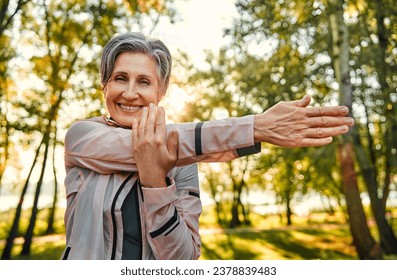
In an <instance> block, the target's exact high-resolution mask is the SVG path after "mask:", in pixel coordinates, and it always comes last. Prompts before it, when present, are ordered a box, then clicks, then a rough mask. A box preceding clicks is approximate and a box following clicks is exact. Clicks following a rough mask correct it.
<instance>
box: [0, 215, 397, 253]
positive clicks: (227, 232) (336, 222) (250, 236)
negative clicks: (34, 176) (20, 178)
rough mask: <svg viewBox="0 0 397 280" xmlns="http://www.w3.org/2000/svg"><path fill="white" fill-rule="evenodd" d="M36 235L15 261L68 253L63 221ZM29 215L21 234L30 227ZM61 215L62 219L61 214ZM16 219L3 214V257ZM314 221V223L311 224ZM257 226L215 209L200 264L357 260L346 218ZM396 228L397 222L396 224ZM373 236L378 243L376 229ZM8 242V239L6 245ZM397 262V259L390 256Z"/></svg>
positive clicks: (276, 220)
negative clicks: (234, 222) (220, 221)
mask: <svg viewBox="0 0 397 280" xmlns="http://www.w3.org/2000/svg"><path fill="white" fill-rule="evenodd" d="M40 214H41V215H40V219H39V221H40V222H38V223H37V229H36V231H35V235H36V237H35V239H34V240H33V244H32V247H31V254H30V255H29V256H21V255H20V252H21V249H22V242H23V239H22V238H21V237H19V238H17V239H16V241H15V245H14V247H13V251H12V258H13V259H19V260H22V259H32V260H57V259H60V257H61V255H62V252H63V250H64V248H65V236H64V231H63V230H62V229H63V223H62V222H63V221H62V219H61V218H58V219H57V233H56V234H54V235H48V236H41V235H43V232H44V230H45V227H46V223H45V220H43V219H44V217H45V216H46V215H44V214H45V212H44V211H43V212H42V213H40ZM26 216H27V215H26V213H24V221H23V223H22V226H21V232H23V229H24V228H25V226H26V224H27V220H26ZM59 216H62V215H61V214H59ZM11 217H12V215H10V214H7V213H1V215H0V224H1V225H0V231H1V232H2V238H0V254H1V252H2V250H3V248H4V244H5V240H4V238H5V237H6V232H7V230H8V229H9V225H10V223H11ZM308 218H310V219H308ZM250 219H251V221H252V223H251V224H250V225H245V226H242V227H239V228H237V229H222V228H221V227H220V226H219V225H217V224H216V218H215V216H214V215H213V213H212V211H211V210H210V209H205V210H204V212H203V215H202V216H201V218H200V233H201V240H202V256H201V258H200V260H317V259H318V260H354V259H357V254H356V251H355V248H354V246H353V245H352V238H351V234H350V230H349V226H348V224H347V223H346V221H345V217H344V215H343V214H340V213H337V214H334V215H329V214H327V213H315V214H313V215H311V216H310V217H298V216H293V225H292V226H286V225H285V218H284V217H280V216H279V215H268V216H262V215H257V214H254V213H252V214H250ZM392 224H393V225H396V224H397V220H396V221H393V223H392ZM371 231H372V232H373V235H374V237H375V238H376V237H377V236H376V235H377V233H376V227H374V226H372V227H371ZM1 239H3V240H1ZM385 258H386V259H397V256H385Z"/></svg>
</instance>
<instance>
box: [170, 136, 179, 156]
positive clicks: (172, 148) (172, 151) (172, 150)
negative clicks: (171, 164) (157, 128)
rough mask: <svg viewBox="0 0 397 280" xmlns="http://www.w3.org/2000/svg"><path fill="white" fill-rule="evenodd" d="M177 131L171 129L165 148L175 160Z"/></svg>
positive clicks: (177, 146) (177, 144) (176, 154)
mask: <svg viewBox="0 0 397 280" xmlns="http://www.w3.org/2000/svg"><path fill="white" fill-rule="evenodd" d="M178 148H179V140H178V132H177V131H171V132H170V133H169V135H168V137H167V150H168V154H169V156H170V159H171V160H176V159H177V158H178Z"/></svg>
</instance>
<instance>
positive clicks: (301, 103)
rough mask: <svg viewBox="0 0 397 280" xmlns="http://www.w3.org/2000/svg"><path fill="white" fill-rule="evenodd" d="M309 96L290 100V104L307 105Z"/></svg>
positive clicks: (309, 99)
mask: <svg viewBox="0 0 397 280" xmlns="http://www.w3.org/2000/svg"><path fill="white" fill-rule="evenodd" d="M310 101H311V97H310V95H306V96H305V97H303V98H302V99H299V100H295V101H292V105H293V106H296V107H307V106H308V105H309V104H310Z"/></svg>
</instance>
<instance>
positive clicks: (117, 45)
mask: <svg viewBox="0 0 397 280" xmlns="http://www.w3.org/2000/svg"><path fill="white" fill-rule="evenodd" d="M124 52H133V53H142V54H146V55H149V56H151V57H153V59H154V60H155V61H156V63H157V78H158V82H159V85H160V90H161V93H163V94H165V92H166V90H167V87H168V84H169V80H170V75H171V67H172V58H171V53H170V51H169V50H168V48H167V46H166V45H165V44H164V43H163V42H162V41H160V40H158V39H147V38H146V37H145V36H144V35H143V34H141V33H139V32H132V33H125V34H121V35H118V36H115V37H113V38H112V39H111V40H110V41H109V42H108V43H107V44H106V46H105V48H104V49H103V53H102V58H101V70H100V71H101V84H102V87H103V88H104V87H106V84H107V83H108V82H109V80H110V77H111V75H112V73H113V69H114V64H115V62H116V59H117V57H118V56H119V55H120V54H122V53H124Z"/></svg>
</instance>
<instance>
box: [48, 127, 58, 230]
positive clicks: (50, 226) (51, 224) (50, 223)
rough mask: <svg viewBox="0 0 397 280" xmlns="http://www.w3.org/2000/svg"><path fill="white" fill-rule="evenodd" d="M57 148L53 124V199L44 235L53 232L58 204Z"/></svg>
mask: <svg viewBox="0 0 397 280" xmlns="http://www.w3.org/2000/svg"><path fill="white" fill-rule="evenodd" d="M56 147H57V129H56V124H55V131H54V139H53V151H52V174H53V175H54V198H53V202H52V207H51V209H50V210H49V213H48V225H47V230H46V234H52V233H54V232H55V229H54V221H55V212H56V209H57V203H58V177H57V169H56V166H55V150H56Z"/></svg>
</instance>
